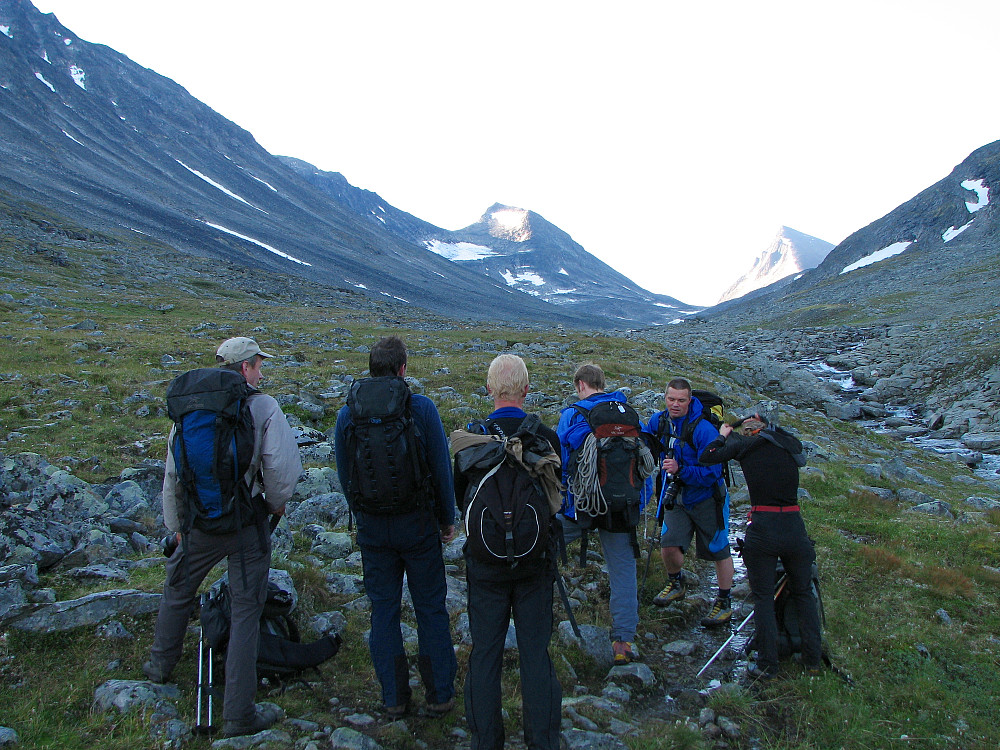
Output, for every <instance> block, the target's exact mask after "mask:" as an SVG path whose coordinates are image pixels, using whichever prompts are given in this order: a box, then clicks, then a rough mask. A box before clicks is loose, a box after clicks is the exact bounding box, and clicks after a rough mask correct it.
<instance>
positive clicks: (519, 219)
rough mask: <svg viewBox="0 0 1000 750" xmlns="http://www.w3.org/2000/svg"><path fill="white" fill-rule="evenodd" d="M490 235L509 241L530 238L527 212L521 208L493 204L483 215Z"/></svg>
mask: <svg viewBox="0 0 1000 750" xmlns="http://www.w3.org/2000/svg"><path fill="white" fill-rule="evenodd" d="M483 219H484V220H485V221H486V224H487V226H488V228H489V232H490V235H492V236H493V237H496V238H498V239H503V240H510V241H511V242H526V241H527V240H530V239H531V223H530V222H529V220H528V212H527V211H525V210H524V209H523V208H512V207H510V206H501V205H500V204H497V205H495V206H493V207H492V208H491V209H490V210H489V211H487V212H486V215H485V216H484V217H483Z"/></svg>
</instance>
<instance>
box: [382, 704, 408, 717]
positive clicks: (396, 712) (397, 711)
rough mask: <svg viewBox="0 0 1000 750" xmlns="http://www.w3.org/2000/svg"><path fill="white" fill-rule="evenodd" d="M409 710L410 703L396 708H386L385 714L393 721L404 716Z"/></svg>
mask: <svg viewBox="0 0 1000 750" xmlns="http://www.w3.org/2000/svg"><path fill="white" fill-rule="evenodd" d="M409 710H410V703H409V701H407V702H406V703H400V704H399V705H398V706H386V707H385V712H386V713H387V714H389V716H390V717H392V718H393V719H398V718H399V717H401V716H406V714H407V712H408V711H409Z"/></svg>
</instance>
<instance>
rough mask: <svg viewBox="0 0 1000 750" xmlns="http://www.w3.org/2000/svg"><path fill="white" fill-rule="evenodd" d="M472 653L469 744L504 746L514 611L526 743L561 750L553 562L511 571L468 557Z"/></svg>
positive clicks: (477, 748) (476, 748)
mask: <svg viewBox="0 0 1000 750" xmlns="http://www.w3.org/2000/svg"><path fill="white" fill-rule="evenodd" d="M465 565H466V568H465V570H466V577H467V579H468V583H469V632H470V633H471V635H472V653H471V654H469V672H468V675H467V677H466V680H465V716H466V719H467V720H468V722H469V731H470V733H471V735H472V737H471V739H472V746H471V750H502V748H503V746H504V727H503V716H502V715H501V708H500V672H501V667H502V663H503V647H504V641H505V639H506V637H507V625H508V623H509V622H510V618H511V615H513V617H514V629H515V631H516V633H517V652H518V659H519V660H520V667H521V706H522V713H523V720H524V742H525V744H526V745H527V747H528V750H558V749H559V730H560V718H561V709H562V688H561V686H560V685H559V680H558V678H557V677H556V672H555V668H554V667H553V666H552V659H551V658H550V657H549V650H548V648H549V638H550V637H551V636H552V586H553V584H554V582H555V578H554V575H553V574H554V569H553V567H552V563H551V561H549V560H543V561H540V563H539V564H535V565H531V566H530V567H529V566H525V567H524V568H521V566H518V568H521V569H520V570H519V569H518V568H515V569H514V570H513V571H510V570H508V569H507V568H506V567H505V566H502V565H491V564H489V563H483V562H479V561H477V560H472V559H470V558H469V557H466V558H465Z"/></svg>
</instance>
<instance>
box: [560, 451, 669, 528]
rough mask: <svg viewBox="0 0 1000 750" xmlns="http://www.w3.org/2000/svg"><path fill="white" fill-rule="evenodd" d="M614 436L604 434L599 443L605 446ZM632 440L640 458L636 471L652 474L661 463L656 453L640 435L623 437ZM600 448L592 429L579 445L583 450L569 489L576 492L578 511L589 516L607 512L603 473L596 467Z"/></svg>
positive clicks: (645, 475)
mask: <svg viewBox="0 0 1000 750" xmlns="http://www.w3.org/2000/svg"><path fill="white" fill-rule="evenodd" d="M614 439H615V438H601V442H600V445H601V446H602V447H603V445H605V444H606V443H607V441H609V440H614ZM622 439H624V440H627V441H630V442H632V443H633V445H635V447H636V448H637V453H638V454H639V455H638V460H637V461H636V472H637V473H638V475H639V478H640V479H642V480H644V481H645V480H646V479H647V478H648V477H651V476H653V475H654V474H655V473H656V472H657V470H658V469H659V466H658V465H657V462H656V459H655V458H654V457H653V454H652V452H650V450H649V448H648V446H646V444H645V443H643V442H642V441H641V440H639V439H638V438H622ZM597 451H598V441H597V438H595V437H594V433H590V434H588V435H587V437H586V438H585V439H584V441H583V445H581V446H580V453H579V455H578V456H577V464H576V472H575V473H574V474H573V476H571V477H570V478H569V491H570V492H571V493H573V497H574V499H575V501H576V511H577V513H586V514H587V515H589V516H593V517H595V518H596V517H597V516H603V515H605V514H606V513H607V512H608V501H607V500H605V499H604V493H603V492H602V491H601V482H600V477H599V476H598V471H597Z"/></svg>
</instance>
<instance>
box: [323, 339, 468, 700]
mask: <svg viewBox="0 0 1000 750" xmlns="http://www.w3.org/2000/svg"><path fill="white" fill-rule="evenodd" d="M368 366H369V373H370V375H371V378H370V379H369V380H372V379H377V378H388V379H392V378H400V379H402V378H404V377H405V375H406V345H405V344H404V343H403V341H402V340H401V339H400V338H398V337H397V336H390V337H387V338H383V339H381V340H380V341H379V342H378V343H377V344H375V346H374V347H372V350H371V353H370V354H369V358H368ZM396 385H399V386H401V385H402V382H401V381H400V382H399V383H397V384H396ZM410 413H411V415H412V419H413V422H414V425H415V428H416V432H417V439H418V440H419V441H420V442H421V444H422V446H423V451H424V456H425V458H426V465H427V469H428V470H429V472H430V477H431V478H432V480H433V481H432V483H431V484H432V486H433V489H432V497H431V498H430V499H429V501H428V502H427V503H426V504H425V505H424V507H419V508H416V509H411V510H408V511H407V512H400V513H371V512H365V511H363V510H359V509H358V508H357V504H356V502H355V500H354V499H352V498H355V497H356V489H357V488H355V487H354V486H353V480H354V478H355V477H356V476H357V474H356V473H355V458H356V457H355V455H354V452H353V449H352V446H351V445H350V443H351V440H349V439H348V427H349V425H351V423H352V415H351V410H350V406H345V407H344V408H343V409H341V410H340V413H339V414H338V415H337V426H336V432H335V435H336V437H335V450H336V459H337V474H338V476H339V477H340V483H341V486H343V488H344V492H345V494H346V495H347V497H348V499H351V502H352V509H353V510H354V512H355V517H356V518H357V523H358V546H359V547H360V548H361V564H362V568H363V571H364V581H365V593H366V594H367V595H368V598H369V599H370V600H371V603H372V612H371V626H372V627H371V635H370V636H369V638H368V648H369V651H370V653H371V657H372V664H373V665H374V666H375V673H376V675H378V679H379V682H380V683H381V685H382V700H383V702H384V703H385V707H386V711H387V712H388V713H389V715H390V716H402V715H404V714H405V713H406V712H407V711H408V710H409V705H410V693H411V690H410V684H409V682H410V680H409V665H408V662H407V658H406V651H405V650H404V648H403V636H402V632H401V630H400V609H401V598H402V591H403V574H404V573H405V574H406V580H407V583H408V586H409V589H410V596H411V597H412V599H413V611H414V615H415V616H416V620H417V638H418V643H419V645H418V654H419V655H418V657H417V661H418V669H419V671H420V677H421V679H422V680H423V683H424V691H425V696H426V700H427V711H428V712H429V713H430V714H431V715H432V716H436V715H440V714H444V713H446V712H448V711H450V710H451V709H452V707H453V706H454V703H455V700H454V695H455V673H456V671H457V663H456V660H455V651H454V648H453V646H452V640H451V630H450V622H449V619H448V610H447V608H446V607H445V598H446V596H447V593H448V586H447V582H446V580H445V571H444V559H443V558H442V556H441V545H442V543H445V544H447V543H448V542H450V541H451V540H452V539H454V538H455V499H454V489H453V486H452V475H451V460H450V456H449V453H448V443H447V438H446V437H445V434H444V426H443V425H442V424H441V417H440V416H439V415H438V412H437V408H436V407H435V406H434V403H433V402H432V401H431V400H430V399H429V398H427V397H426V396H421V395H413V396H412V397H411V401H410ZM377 459H378V457H376V460H377ZM374 471H375V473H381V474H385V473H386V472H387V471H388V469H387V468H386V467H381V469H380V468H379V467H374Z"/></svg>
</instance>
